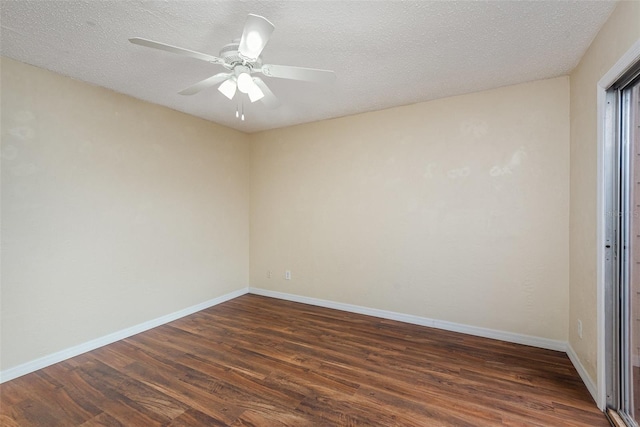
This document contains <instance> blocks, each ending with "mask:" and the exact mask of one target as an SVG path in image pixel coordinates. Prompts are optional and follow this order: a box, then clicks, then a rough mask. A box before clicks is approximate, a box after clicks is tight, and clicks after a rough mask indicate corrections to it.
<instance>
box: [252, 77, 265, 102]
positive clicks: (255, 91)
mask: <svg viewBox="0 0 640 427" xmlns="http://www.w3.org/2000/svg"><path fill="white" fill-rule="evenodd" d="M248 95H249V100H250V101H251V102H256V101H258V100H260V99H262V98H264V93H263V92H262V90H261V89H260V88H259V87H258V85H257V84H255V82H254V81H251V87H250V88H249V94H248Z"/></svg>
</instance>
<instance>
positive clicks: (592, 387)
mask: <svg viewBox="0 0 640 427" xmlns="http://www.w3.org/2000/svg"><path fill="white" fill-rule="evenodd" d="M567 356H569V360H571V363H573V366H574V367H575V368H576V371H578V375H580V378H582V382H583V383H584V385H585V386H586V387H587V390H589V393H591V397H593V400H594V402H596V405H598V408H600V409H601V410H604V402H599V401H598V400H599V399H598V387H596V383H595V382H593V380H592V379H591V376H589V374H588V373H587V370H586V369H585V368H584V365H582V363H581V362H580V359H579V358H578V355H577V354H576V352H575V350H574V349H573V347H571V344H569V343H567Z"/></svg>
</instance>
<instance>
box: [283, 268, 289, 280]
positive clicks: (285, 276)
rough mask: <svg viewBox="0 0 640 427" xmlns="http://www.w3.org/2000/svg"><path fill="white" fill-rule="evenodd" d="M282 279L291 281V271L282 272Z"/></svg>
mask: <svg viewBox="0 0 640 427" xmlns="http://www.w3.org/2000/svg"><path fill="white" fill-rule="evenodd" d="M284 278H285V279H286V280H291V271H290V270H287V271H285V272H284Z"/></svg>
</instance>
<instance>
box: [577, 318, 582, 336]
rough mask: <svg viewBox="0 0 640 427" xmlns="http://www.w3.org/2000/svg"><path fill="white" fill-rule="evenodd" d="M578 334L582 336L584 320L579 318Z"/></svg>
mask: <svg viewBox="0 0 640 427" xmlns="http://www.w3.org/2000/svg"><path fill="white" fill-rule="evenodd" d="M578 336H579V337H580V338H582V320H580V319H578Z"/></svg>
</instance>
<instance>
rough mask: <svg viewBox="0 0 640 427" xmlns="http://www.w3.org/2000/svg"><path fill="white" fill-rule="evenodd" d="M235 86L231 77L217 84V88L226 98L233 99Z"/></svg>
mask: <svg viewBox="0 0 640 427" xmlns="http://www.w3.org/2000/svg"><path fill="white" fill-rule="evenodd" d="M237 86H238V85H237V84H236V82H235V81H234V80H233V79H232V78H231V79H227V80H225V81H223V82H222V84H221V85H220V86H218V90H219V91H220V92H221V93H222V94H223V95H224V96H226V97H227V98H229V99H233V97H234V96H235V95H236V88H237Z"/></svg>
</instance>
